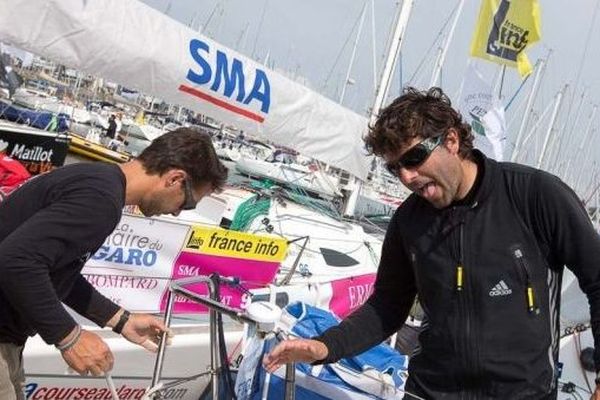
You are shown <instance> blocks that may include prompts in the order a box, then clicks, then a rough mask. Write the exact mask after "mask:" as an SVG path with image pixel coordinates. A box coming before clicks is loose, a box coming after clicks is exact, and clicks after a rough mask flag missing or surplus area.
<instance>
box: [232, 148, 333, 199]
mask: <svg viewBox="0 0 600 400" xmlns="http://www.w3.org/2000/svg"><path fill="white" fill-rule="evenodd" d="M235 169H236V170H237V171H239V172H241V173H243V174H245V175H249V176H254V177H259V178H266V179H269V180H272V181H274V182H276V183H280V184H284V185H290V186H294V187H298V188H300V189H303V190H305V191H307V192H309V193H315V194H318V195H320V196H324V197H327V198H333V197H340V196H342V193H341V192H340V191H339V189H338V187H339V181H337V179H336V178H334V177H332V176H329V175H327V174H325V173H324V172H323V171H321V170H320V169H319V168H317V167H315V168H309V167H307V166H305V165H300V164H297V163H284V162H277V161H275V162H269V161H265V160H259V159H251V158H245V157H240V158H239V159H238V160H236V163H235Z"/></svg>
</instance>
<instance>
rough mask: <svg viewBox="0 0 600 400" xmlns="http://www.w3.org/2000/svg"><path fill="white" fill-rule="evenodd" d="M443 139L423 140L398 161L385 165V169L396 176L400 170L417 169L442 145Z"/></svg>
mask: <svg viewBox="0 0 600 400" xmlns="http://www.w3.org/2000/svg"><path fill="white" fill-rule="evenodd" d="M443 138H444V135H439V136H434V137H429V138H427V139H423V140H422V141H420V142H419V143H417V144H416V145H414V146H413V147H411V148H410V149H408V150H407V151H406V152H405V153H404V154H402V156H400V158H399V159H397V160H396V161H391V162H388V163H385V167H386V168H387V170H388V171H389V172H390V173H391V174H392V175H396V174H397V173H398V171H399V170H400V168H416V167H418V166H419V165H421V164H423V163H424V162H425V160H427V158H428V157H429V155H430V154H431V152H432V151H433V150H435V148H436V147H438V146H439V145H440V143H442V141H443Z"/></svg>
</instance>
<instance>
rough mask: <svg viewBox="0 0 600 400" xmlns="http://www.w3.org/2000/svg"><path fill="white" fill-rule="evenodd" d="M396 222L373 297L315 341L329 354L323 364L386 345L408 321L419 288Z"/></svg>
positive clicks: (389, 230)
mask: <svg viewBox="0 0 600 400" xmlns="http://www.w3.org/2000/svg"><path fill="white" fill-rule="evenodd" d="M396 220H397V219H396V218H394V221H396ZM394 221H392V223H391V224H390V228H388V231H387V233H386V236H385V240H384V243H383V248H382V254H381V261H380V263H379V268H378V270H377V278H376V280H375V288H374V291H373V294H372V295H371V296H370V297H369V299H368V300H367V301H366V302H365V304H363V305H362V306H361V307H360V308H359V309H358V310H356V311H355V312H353V313H352V314H351V315H350V316H348V317H347V318H346V319H345V320H343V321H342V322H341V323H340V324H339V325H338V326H334V327H332V328H330V329H328V330H327V331H325V332H324V333H323V334H322V335H320V336H317V337H315V338H314V339H315V340H319V341H321V342H323V343H324V344H325V345H326V346H327V349H328V350H329V355H328V356H327V358H326V359H325V360H323V361H321V362H322V363H332V362H336V361H338V360H339V359H341V358H344V357H348V356H353V355H356V354H360V353H362V352H364V351H366V350H368V349H369V348H371V347H373V346H375V345H377V344H379V343H381V342H382V341H384V340H385V339H386V338H387V337H389V336H390V335H392V334H393V333H394V332H396V331H397V330H398V329H399V328H400V327H401V326H402V324H403V323H404V321H406V318H407V317H408V314H409V312H410V308H411V306H412V304H413V302H414V298H415V294H416V287H415V279H414V274H413V271H412V267H411V264H410V261H409V259H408V256H407V254H406V251H405V250H404V245H403V243H402V239H401V237H400V233H399V230H398V228H397V222H396V223H394Z"/></svg>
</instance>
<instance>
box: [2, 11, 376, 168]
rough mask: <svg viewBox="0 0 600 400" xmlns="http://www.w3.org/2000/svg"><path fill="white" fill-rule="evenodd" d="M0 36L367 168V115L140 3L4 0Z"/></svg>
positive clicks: (320, 155)
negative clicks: (365, 142) (365, 138)
mask: <svg viewBox="0 0 600 400" xmlns="http://www.w3.org/2000/svg"><path fill="white" fill-rule="evenodd" d="M15 16H18V18H15ZM0 41H3V42H7V43H9V44H11V45H14V46H17V47H20V48H23V49H25V50H28V51H31V52H33V53H36V54H38V55H41V56H44V57H47V58H50V59H52V60H55V61H57V62H60V63H62V64H64V65H67V66H70V67H73V68H77V69H79V70H82V71H85V72H87V73H90V74H94V75H98V76H100V77H103V78H107V79H111V80H114V81H115V82H119V83H122V84H126V85H127V86H128V87H132V88H135V89H137V90H140V91H143V92H146V93H149V94H152V95H156V96H160V97H161V98H163V99H165V100H166V101H167V102H170V103H174V104H179V105H181V106H184V107H186V108H189V109H191V110H195V111H198V112H201V113H203V114H205V115H208V116H211V117H213V118H215V119H218V120H220V121H222V122H225V123H227V124H232V125H235V126H237V127H239V128H240V129H243V130H245V131H247V132H251V133H255V134H258V135H261V136H263V137H265V138H267V139H269V140H272V141H273V142H275V143H278V144H281V145H284V146H288V147H290V148H294V149H296V150H299V151H301V152H302V153H303V154H305V155H308V156H311V157H314V158H316V159H318V160H321V161H324V162H326V163H329V164H332V165H335V166H337V167H339V168H342V169H344V170H346V171H348V172H350V173H352V174H354V175H356V176H357V177H359V178H361V179H364V178H365V177H366V175H367V173H368V165H369V157H367V156H366V155H365V151H364V149H363V143H362V136H363V135H364V134H365V133H366V129H367V120H366V118H365V117H363V116H360V115H358V114H356V113H354V112H352V111H350V110H348V109H346V108H343V107H341V106H340V105H339V104H337V103H335V102H333V101H331V100H329V99H327V98H325V97H324V96H321V95H319V94H318V93H315V92H314V91H311V90H309V89H308V88H306V87H304V86H302V85H300V84H297V83H295V82H293V81H291V80H289V79H287V78H285V77H284V76H282V75H280V74H278V73H275V72H274V71H271V70H269V69H267V68H265V67H264V66H262V65H260V64H258V63H256V62H254V61H253V60H251V59H249V58H247V57H244V56H242V55H241V54H239V53H237V52H235V51H233V50H231V49H229V48H227V47H225V46H223V45H221V44H219V43H217V42H215V41H213V40H211V39H209V38H207V37H205V36H203V35H201V34H199V33H198V32H195V31H194V30H192V29H190V28H188V27H186V26H184V25H182V24H180V23H179V22H177V21H175V20H173V19H170V18H168V17H166V16H165V15H163V14H161V13H160V12H158V11H156V10H154V9H152V8H150V7H149V6H146V5H144V4H142V3H140V2H138V1H135V0H94V1H85V0H43V1H28V0H2V2H0Z"/></svg>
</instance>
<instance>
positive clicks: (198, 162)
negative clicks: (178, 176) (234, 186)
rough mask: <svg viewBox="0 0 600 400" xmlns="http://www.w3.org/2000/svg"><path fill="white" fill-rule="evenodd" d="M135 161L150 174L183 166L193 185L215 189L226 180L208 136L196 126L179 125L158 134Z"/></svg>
mask: <svg viewBox="0 0 600 400" xmlns="http://www.w3.org/2000/svg"><path fill="white" fill-rule="evenodd" d="M138 160H139V161H140V162H141V163H142V166H143V167H144V170H145V171H146V172H147V173H149V174H158V175H162V174H164V173H165V172H167V171H168V170H170V169H182V170H184V171H185V172H186V173H187V174H188V176H189V177H190V178H191V179H192V184H193V185H194V186H195V187H199V186H202V185H204V184H206V183H209V184H211V185H212V189H213V190H214V191H217V192H218V191H221V190H222V188H223V185H225V181H226V180H227V167H225V165H223V163H222V162H221V161H220V160H219V158H218V157H217V153H216V151H215V149H214V147H213V144H212V140H211V139H210V135H209V134H208V133H206V132H204V131H202V130H199V129H198V130H196V129H191V128H178V129H175V130H173V131H171V132H168V133H165V134H164V135H162V136H159V137H158V138H156V139H154V140H153V141H152V143H150V145H149V146H148V147H146V148H145V149H144V150H143V151H142V153H141V154H140V155H139V156H138Z"/></svg>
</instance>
